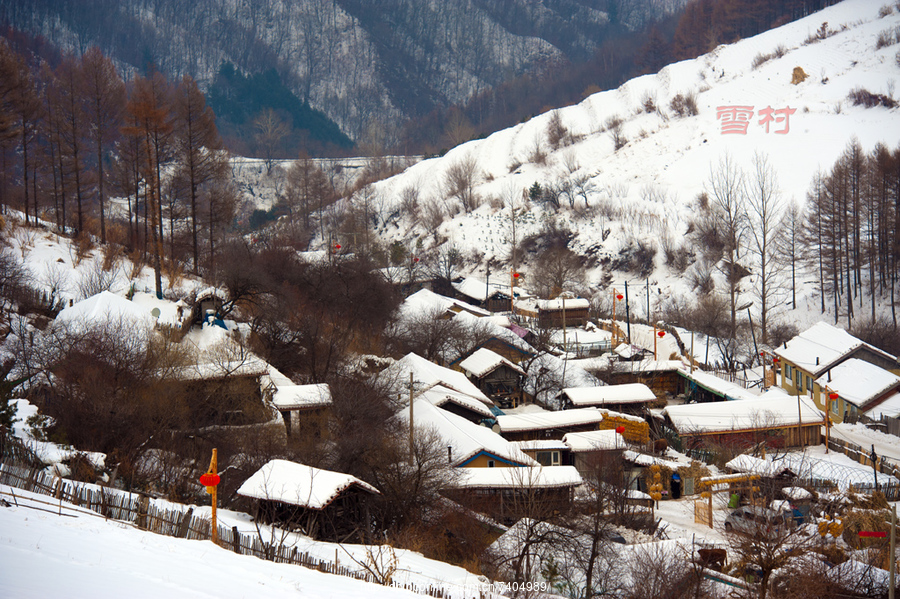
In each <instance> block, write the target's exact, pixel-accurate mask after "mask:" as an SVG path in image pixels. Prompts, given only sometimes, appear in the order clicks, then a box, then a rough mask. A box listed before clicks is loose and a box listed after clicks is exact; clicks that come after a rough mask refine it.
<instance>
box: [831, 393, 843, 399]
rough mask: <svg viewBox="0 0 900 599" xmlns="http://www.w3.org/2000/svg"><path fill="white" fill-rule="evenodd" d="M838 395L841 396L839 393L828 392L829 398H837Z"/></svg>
mask: <svg viewBox="0 0 900 599" xmlns="http://www.w3.org/2000/svg"><path fill="white" fill-rule="evenodd" d="M838 397H840V396H839V395H838V394H837V393H829V394H828V399H837V398H838Z"/></svg>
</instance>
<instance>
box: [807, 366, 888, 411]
mask: <svg viewBox="0 0 900 599" xmlns="http://www.w3.org/2000/svg"><path fill="white" fill-rule="evenodd" d="M815 386H816V387H818V388H819V389H826V390H827V396H826V394H825V393H822V394H820V395H819V396H818V397H819V398H820V399H821V400H822V401H824V402H826V404H827V412H828V415H829V417H830V418H831V419H832V420H833V421H838V422H843V421H845V420H851V421H853V422H855V421H856V419H857V418H858V417H859V416H860V415H861V414H865V415H866V416H869V417H873V416H875V415H876V413H877V414H880V413H881V412H882V411H883V410H884V409H885V408H888V406H892V405H895V404H897V403H898V401H897V399H895V398H897V396H898V395H900V376H897V375H896V374H894V373H893V372H890V371H888V370H885V369H884V368H881V367H879V366H876V365H875V364H872V363H871V362H866V361H864V360H860V359H859V358H850V359H848V360H844V361H843V362H841V363H840V364H838V365H837V366H835V367H833V368H831V369H830V370H828V372H827V373H826V374H824V375H822V376H820V377H819V378H818V379H816V381H815ZM832 395H835V396H836V397H832ZM825 407H826V406H825V405H822V406H821V409H823V410H824V409H825ZM892 409H893V408H890V409H889V411H892Z"/></svg>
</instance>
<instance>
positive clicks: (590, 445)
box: [563, 430, 626, 453]
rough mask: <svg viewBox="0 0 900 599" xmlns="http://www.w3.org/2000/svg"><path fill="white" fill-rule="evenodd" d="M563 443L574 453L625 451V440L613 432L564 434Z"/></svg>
mask: <svg viewBox="0 0 900 599" xmlns="http://www.w3.org/2000/svg"><path fill="white" fill-rule="evenodd" d="M563 443H565V444H566V445H567V446H568V447H569V448H570V449H571V450H572V451H573V452H575V453H581V452H590V451H604V450H611V449H625V447H626V446H625V439H623V438H622V435H620V434H619V433H617V432H616V431H614V430H605V431H588V432H585V433H566V434H565V436H564V437H563Z"/></svg>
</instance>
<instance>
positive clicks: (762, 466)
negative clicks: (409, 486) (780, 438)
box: [725, 454, 790, 477]
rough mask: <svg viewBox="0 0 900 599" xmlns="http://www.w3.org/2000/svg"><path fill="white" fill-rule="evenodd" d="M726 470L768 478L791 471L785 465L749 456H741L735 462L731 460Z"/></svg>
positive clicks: (726, 465)
mask: <svg viewBox="0 0 900 599" xmlns="http://www.w3.org/2000/svg"><path fill="white" fill-rule="evenodd" d="M725 468H727V469H729V470H733V471H734V472H741V473H744V474H758V475H759V476H767V477H773V476H779V475H781V474H783V473H784V472H785V471H788V470H790V469H789V468H788V467H787V466H785V465H784V464H781V463H775V462H771V461H769V460H765V459H763V458H757V457H755V456H752V455H747V454H742V455H739V456H737V457H736V458H734V459H733V460H730V461H729V462H728V463H726V464H725Z"/></svg>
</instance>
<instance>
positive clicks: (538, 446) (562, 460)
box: [512, 439, 572, 466]
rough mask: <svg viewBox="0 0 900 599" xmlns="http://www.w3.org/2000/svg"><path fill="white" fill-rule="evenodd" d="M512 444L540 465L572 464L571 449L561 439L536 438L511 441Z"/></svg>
mask: <svg viewBox="0 0 900 599" xmlns="http://www.w3.org/2000/svg"><path fill="white" fill-rule="evenodd" d="M512 444H513V445H514V446H516V447H518V448H519V449H521V450H522V452H523V453H525V454H526V455H528V456H529V457H531V458H532V459H533V460H534V461H536V462H537V463H538V464H540V465H541V466H571V465H572V450H571V448H569V446H568V445H566V444H565V443H564V442H563V441H561V440H558V439H536V440H534V441H513V442H512Z"/></svg>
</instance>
